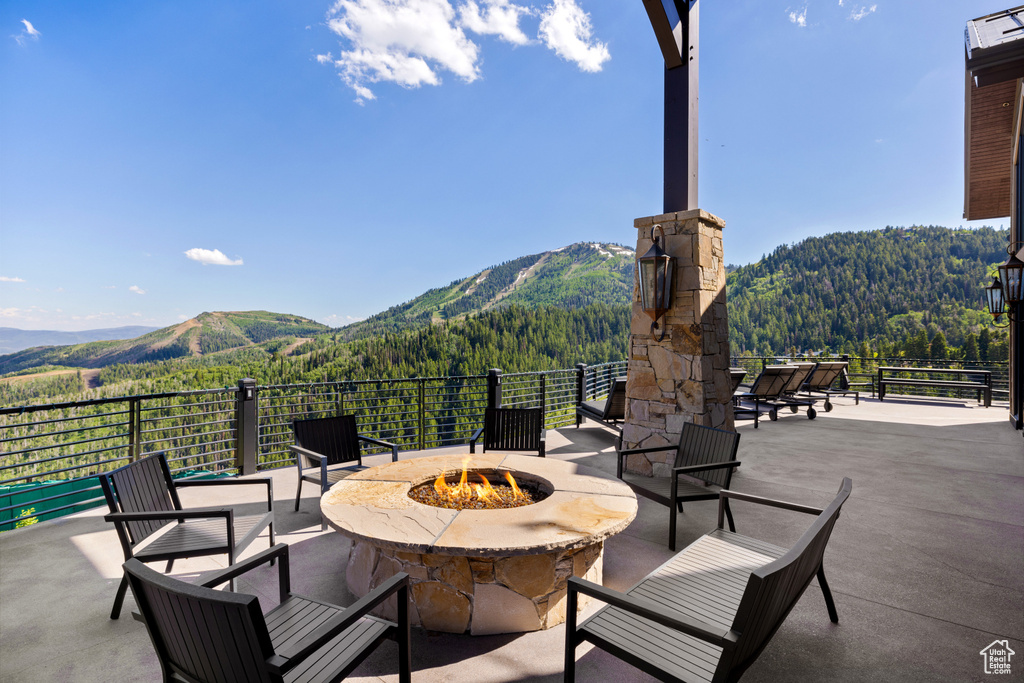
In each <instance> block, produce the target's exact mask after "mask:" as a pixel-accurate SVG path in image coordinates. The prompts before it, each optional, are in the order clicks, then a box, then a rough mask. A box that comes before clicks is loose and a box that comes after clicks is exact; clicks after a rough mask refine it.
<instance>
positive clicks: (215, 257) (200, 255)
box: [185, 248, 242, 266]
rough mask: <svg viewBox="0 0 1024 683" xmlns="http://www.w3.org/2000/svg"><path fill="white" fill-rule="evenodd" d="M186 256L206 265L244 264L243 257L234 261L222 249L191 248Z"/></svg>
mask: <svg viewBox="0 0 1024 683" xmlns="http://www.w3.org/2000/svg"><path fill="white" fill-rule="evenodd" d="M185 256H187V257H188V258H190V259H192V260H193V261H199V262H200V263H202V264H203V265H204V266H240V265H242V259H236V260H234V261H232V260H231V259H229V258H228V257H227V256H225V255H224V254H223V253H221V250H220V249H213V250H210V249H199V248H196V249H189V250H188V251H186V252H185Z"/></svg>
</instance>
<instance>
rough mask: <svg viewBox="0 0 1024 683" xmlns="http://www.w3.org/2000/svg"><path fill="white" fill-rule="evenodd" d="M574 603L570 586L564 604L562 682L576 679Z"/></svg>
mask: <svg viewBox="0 0 1024 683" xmlns="http://www.w3.org/2000/svg"><path fill="white" fill-rule="evenodd" d="M576 604H577V597H576V591H574V590H572V588H571V587H570V588H569V592H568V595H567V596H566V605H565V663H564V665H563V674H562V681H563V682H564V683H575V681H576Z"/></svg>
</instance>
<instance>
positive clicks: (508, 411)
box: [483, 408, 544, 452]
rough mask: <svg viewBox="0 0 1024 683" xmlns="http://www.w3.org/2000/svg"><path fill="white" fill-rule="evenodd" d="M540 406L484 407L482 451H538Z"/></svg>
mask: <svg viewBox="0 0 1024 683" xmlns="http://www.w3.org/2000/svg"><path fill="white" fill-rule="evenodd" d="M543 419H544V417H543V415H542V413H541V410H540V408H486V409H484V436H483V439H484V451H485V452H486V451H539V450H540V433H541V431H542V430H543V429H544V425H543V423H542V420H543Z"/></svg>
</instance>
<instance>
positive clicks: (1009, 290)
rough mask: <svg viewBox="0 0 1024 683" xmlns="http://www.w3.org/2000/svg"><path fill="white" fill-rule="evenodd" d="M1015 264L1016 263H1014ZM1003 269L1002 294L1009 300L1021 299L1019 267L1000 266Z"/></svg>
mask: <svg viewBox="0 0 1024 683" xmlns="http://www.w3.org/2000/svg"><path fill="white" fill-rule="evenodd" d="M1014 266H1016V264H1014ZM1000 270H1002V271H1003V276H1004V277H1003V282H1004V283H1005V284H1004V285H1003V289H1004V290H1005V292H1004V296H1005V297H1006V299H1007V300H1009V301H1020V300H1021V268H1019V267H1011V268H1005V269H1004V268H1000Z"/></svg>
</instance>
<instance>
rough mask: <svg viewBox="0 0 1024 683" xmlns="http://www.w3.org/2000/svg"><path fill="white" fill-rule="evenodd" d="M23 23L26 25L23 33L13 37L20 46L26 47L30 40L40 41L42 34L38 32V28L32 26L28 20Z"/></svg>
mask: <svg viewBox="0 0 1024 683" xmlns="http://www.w3.org/2000/svg"><path fill="white" fill-rule="evenodd" d="M21 23H22V24H24V25H25V27H24V28H23V29H21V33H19V34H18V35H16V36H11V37H12V38H14V41H15V42H16V43H18V45H24V44H25V43H26V42H28V41H29V40H39V36H41V35H42V34H41V33H40V32H39V31H37V30H36V27H35V26H33V25H32V22H31V21H29V20H28V19H22V20H21Z"/></svg>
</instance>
